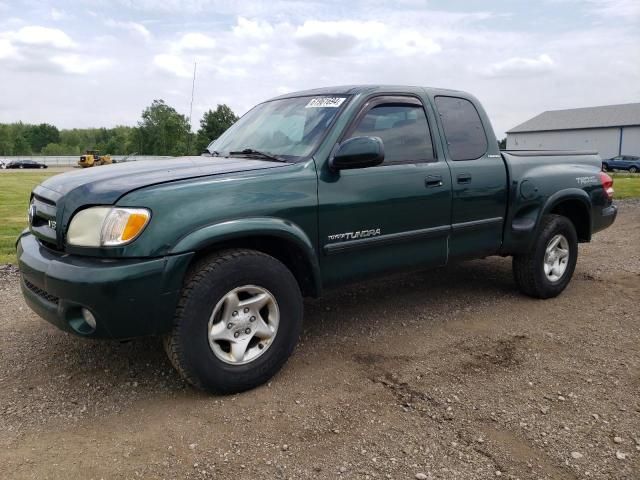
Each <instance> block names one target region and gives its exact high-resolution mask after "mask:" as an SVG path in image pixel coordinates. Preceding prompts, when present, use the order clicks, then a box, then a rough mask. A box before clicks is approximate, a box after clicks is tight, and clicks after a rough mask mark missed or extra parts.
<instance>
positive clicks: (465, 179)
mask: <svg viewBox="0 0 640 480" xmlns="http://www.w3.org/2000/svg"><path fill="white" fill-rule="evenodd" d="M456 180H457V181H458V183H471V174H470V173H459V174H458V176H457V177H456Z"/></svg>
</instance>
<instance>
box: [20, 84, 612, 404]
mask: <svg viewBox="0 0 640 480" xmlns="http://www.w3.org/2000/svg"><path fill="white" fill-rule="evenodd" d="M600 165H601V160H600V157H598V155H597V154H593V153H580V152H553V151H545V152H542V151H541V152H536V151H508V150H507V151H503V152H500V151H499V149H498V143H497V141H496V139H495V136H494V133H493V129H492V127H491V124H490V122H489V119H488V118H487V115H486V113H485V111H484V109H483V108H482V106H481V105H480V103H479V102H478V101H477V100H476V99H475V98H474V97H473V96H471V95H469V94H466V93H463V92H457V91H452V90H438V89H429V88H420V87H397V86H396V87H384V86H378V87H374V86H362V87H335V88H323V89H317V90H311V91H305V92H298V93H290V94H287V95H283V96H281V97H277V98H275V99H272V100H269V101H266V102H264V103H261V104H259V105H258V106H256V107H254V108H253V109H252V110H250V111H249V112H248V113H247V114H246V115H244V116H243V117H242V118H241V119H240V120H238V121H237V122H236V123H235V124H234V125H233V126H232V127H231V128H229V129H228V130H227V131H226V132H225V133H224V134H223V135H221V136H220V137H219V138H218V139H217V140H215V141H214V142H213V143H211V144H210V145H209V147H208V153H207V155H206V156H201V157H186V158H181V159H171V160H164V161H161V162H159V161H138V162H127V163H123V164H121V165H117V166H113V165H107V166H104V167H102V168H95V169H88V170H83V171H81V172H78V171H76V172H72V173H65V174H62V175H57V176H54V177H51V178H49V179H47V180H45V181H44V182H43V183H42V184H41V185H40V186H37V187H36V188H35V189H34V190H33V194H32V196H31V204H30V208H29V218H30V221H29V228H28V229H26V230H25V231H24V232H22V234H21V235H20V237H19V239H18V242H17V250H18V262H19V268H20V272H21V285H22V292H23V294H24V297H25V299H26V302H27V304H28V305H29V306H30V307H31V308H32V309H33V310H34V311H35V312H37V313H38V314H39V315H40V316H42V317H43V318H44V319H46V320H48V321H49V322H51V323H53V324H54V325H57V326H58V327H59V328H61V329H64V330H66V331H69V332H72V333H75V334H77V335H80V336H83V337H110V338H121V339H122V338H131V337H137V336H141V335H162V336H163V337H164V346H165V349H166V351H167V354H168V356H169V358H170V359H171V361H172V363H173V365H174V366H175V367H176V369H177V370H178V372H180V374H181V375H182V376H183V377H184V378H185V379H186V380H187V381H188V382H190V383H191V384H193V385H194V386H196V387H199V388H202V389H204V390H207V391H215V392H223V393H230V392H238V391H242V390H246V389H249V388H252V387H255V386H257V385H259V384H261V383H263V382H266V381H267V380H268V379H269V378H271V377H272V376H273V375H274V374H275V373H276V372H277V371H278V370H279V369H280V368H281V367H282V365H283V364H284V363H285V362H286V360H287V358H288V357H289V355H290V354H291V352H292V351H293V349H294V347H295V345H296V342H297V340H298V337H299V335H300V332H301V329H302V318H303V301H302V299H303V297H304V296H311V297H318V296H320V295H321V294H322V292H323V291H324V290H325V289H327V288H337V287H340V286H341V285H344V284H346V283H347V282H351V281H356V280H360V279H364V278H371V277H375V276H379V275H382V274H385V273H387V272H390V271H402V270H407V269H415V268H425V267H432V266H440V265H445V264H448V263H451V262H453V261H456V260H459V259H466V258H482V257H485V256H488V255H501V256H513V272H514V277H515V283H516V285H517V286H518V287H519V288H520V290H521V291H522V292H524V293H525V294H526V295H530V296H532V297H536V298H549V297H554V296H556V295H559V294H560V293H561V292H562V291H563V290H564V289H565V287H566V286H567V284H568V283H569V281H570V280H571V277H572V275H573V271H574V268H575V266H576V261H577V258H578V243H579V242H589V241H590V240H591V237H592V235H593V234H594V233H595V232H597V231H599V230H602V229H604V228H606V227H608V226H609V225H611V224H612V223H613V222H614V220H615V218H616V214H617V208H616V206H615V205H614V204H613V203H612V196H613V181H612V179H611V178H610V177H609V176H608V175H607V174H606V173H604V172H601V171H600ZM424 294H425V296H426V297H428V295H429V292H428V291H425V293H424ZM362 321H363V322H367V319H362ZM385 321H388V322H393V321H394V319H393V315H390V316H389V317H388V318H386V319H385ZM336 348H338V347H336ZM345 348H347V347H345ZM345 354H346V352H345ZM318 368H321V366H319V367H318Z"/></svg>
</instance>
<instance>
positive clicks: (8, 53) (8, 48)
mask: <svg viewBox="0 0 640 480" xmlns="http://www.w3.org/2000/svg"><path fill="white" fill-rule="evenodd" d="M16 54H17V51H16V49H15V48H14V46H13V45H12V44H11V42H10V41H9V40H8V39H6V38H0V60H2V59H3V58H12V57H15V56H16Z"/></svg>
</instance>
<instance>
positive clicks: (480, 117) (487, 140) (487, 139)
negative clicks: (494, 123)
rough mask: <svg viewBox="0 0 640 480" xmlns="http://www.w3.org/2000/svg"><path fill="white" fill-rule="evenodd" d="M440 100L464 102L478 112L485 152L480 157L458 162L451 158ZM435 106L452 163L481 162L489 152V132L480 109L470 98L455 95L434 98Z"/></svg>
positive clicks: (463, 159) (462, 159)
mask: <svg viewBox="0 0 640 480" xmlns="http://www.w3.org/2000/svg"><path fill="white" fill-rule="evenodd" d="M438 98H454V99H456V100H464V101H466V102H468V103H470V104H471V106H472V107H473V109H474V110H475V112H476V115H478V120H480V126H481V127H482V133H484V144H485V147H484V152H482V154H481V155H480V156H478V157H475V158H460V159H458V160H454V159H453V158H451V152H450V150H449V140H447V132H446V130H445V128H444V122H443V121H442V114H441V113H440V109H439V108H438ZM433 106H434V108H435V111H436V115H437V116H438V117H439V120H440V125H441V126H442V139H443V140H444V142H443V143H444V145H443V146H444V148H445V149H446V151H447V157H448V159H449V160H451V161H452V162H473V161H474V160H480V159H481V158H483V157H484V156H485V155H486V154H487V153H488V152H489V138H488V137H487V130H486V129H485V128H484V122H483V121H482V116H481V115H480V112H479V111H478V109H477V108H476V105H475V103H474V102H472V101H471V100H470V99H468V98H464V97H456V96H455V95H436V96H434V97H433Z"/></svg>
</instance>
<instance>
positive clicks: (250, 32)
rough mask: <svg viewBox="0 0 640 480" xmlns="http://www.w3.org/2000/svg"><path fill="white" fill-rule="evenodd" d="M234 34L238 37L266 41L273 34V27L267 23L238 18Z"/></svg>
mask: <svg viewBox="0 0 640 480" xmlns="http://www.w3.org/2000/svg"><path fill="white" fill-rule="evenodd" d="M233 33H234V35H237V36H238V37H254V38H260V39H265V38H266V37H268V36H270V35H271V34H272V33H273V27H272V26H271V24H270V23H269V22H266V21H259V20H249V19H246V18H244V17H238V21H237V24H236V25H235V26H234V27H233Z"/></svg>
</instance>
